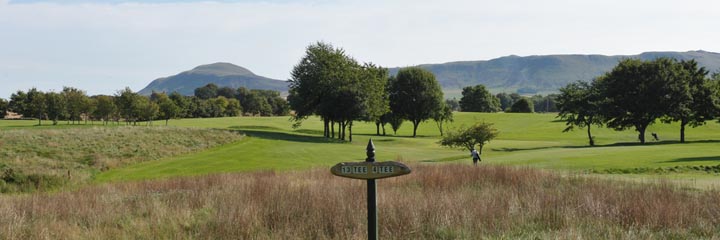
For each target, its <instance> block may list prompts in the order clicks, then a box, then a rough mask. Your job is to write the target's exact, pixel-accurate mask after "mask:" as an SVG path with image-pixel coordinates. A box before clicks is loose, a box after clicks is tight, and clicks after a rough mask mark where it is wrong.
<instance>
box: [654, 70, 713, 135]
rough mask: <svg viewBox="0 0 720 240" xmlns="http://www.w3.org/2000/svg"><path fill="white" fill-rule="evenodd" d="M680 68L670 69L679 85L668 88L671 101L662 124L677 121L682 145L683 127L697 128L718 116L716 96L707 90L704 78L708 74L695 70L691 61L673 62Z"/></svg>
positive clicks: (706, 82)
mask: <svg viewBox="0 0 720 240" xmlns="http://www.w3.org/2000/svg"><path fill="white" fill-rule="evenodd" d="M676 64H678V65H679V66H680V67H675V68H672V70H674V71H680V72H679V73H676V74H675V75H677V77H679V81H681V84H672V85H670V86H671V87H673V88H671V90H672V92H673V95H672V96H673V100H674V101H673V102H671V105H670V109H669V111H668V112H667V114H666V116H665V117H664V118H663V122H674V121H678V122H680V142H682V143H684V142H685V128H686V126H688V125H689V126H690V127H698V126H701V125H704V124H705V121H707V120H712V119H715V118H716V117H717V116H718V108H720V104H719V103H718V100H717V97H716V94H715V92H714V90H713V89H712V87H711V85H712V84H711V82H710V81H711V80H710V79H708V78H707V75H708V73H709V72H708V71H707V70H706V69H705V68H704V67H699V66H698V64H697V62H696V61H695V60H690V61H680V62H677V63H676Z"/></svg>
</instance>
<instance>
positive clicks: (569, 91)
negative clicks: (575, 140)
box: [557, 81, 603, 146]
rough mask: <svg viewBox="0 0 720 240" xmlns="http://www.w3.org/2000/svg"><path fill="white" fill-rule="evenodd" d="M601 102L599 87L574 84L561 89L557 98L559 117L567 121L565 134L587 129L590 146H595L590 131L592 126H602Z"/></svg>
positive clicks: (587, 84) (581, 83)
mask: <svg viewBox="0 0 720 240" xmlns="http://www.w3.org/2000/svg"><path fill="white" fill-rule="evenodd" d="M601 101H602V98H601V96H600V92H599V91H598V89H597V87H596V86H594V85H593V84H590V83H587V82H582V81H578V82H574V83H570V84H568V85H567V86H565V87H563V88H560V95H559V96H558V97H557V106H558V110H559V111H560V112H559V113H558V117H559V118H560V119H562V120H564V121H565V125H567V128H565V130H563V132H568V131H571V130H573V128H574V127H580V128H587V135H588V141H589V144H590V146H594V145H595V141H594V140H593V136H592V134H591V131H590V127H591V126H592V125H598V126H601V125H602V123H603V121H602V118H601V116H602V115H601V114H602V112H601V110H600V107H601Z"/></svg>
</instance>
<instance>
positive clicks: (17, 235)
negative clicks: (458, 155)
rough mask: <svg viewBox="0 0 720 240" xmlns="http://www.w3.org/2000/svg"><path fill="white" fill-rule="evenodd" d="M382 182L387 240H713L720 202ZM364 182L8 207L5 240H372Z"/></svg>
mask: <svg viewBox="0 0 720 240" xmlns="http://www.w3.org/2000/svg"><path fill="white" fill-rule="evenodd" d="M411 167H412V168H413V173H412V174H410V175H406V176H401V177H397V178H389V179H384V180H379V181H378V209H379V224H380V229H379V232H380V237H381V238H383V239H481V238H487V239H663V238H672V239H714V238H717V237H718V233H720V227H718V226H720V192H718V191H715V190H709V191H690V190H685V189H682V188H679V187H678V186H676V185H673V184H668V183H667V182H655V183H652V184H637V183H630V182H617V181H609V180H603V179H597V178H587V177H584V176H581V175H573V174H571V175H568V176H561V175H558V174H556V173H553V172H548V171H542V170H537V169H533V168H527V167H520V168H517V167H507V166H480V167H469V166H467V165H464V164H442V165H430V164H411ZM365 214H366V213H365V182H364V181H361V180H353V179H346V178H340V177H335V176H332V175H330V173H329V172H328V171H327V169H324V168H321V169H317V170H310V171H288V172H283V173H277V172H272V171H259V172H254V173H234V174H222V175H212V176H203V177H187V178H173V179H166V180H155V181H140V182H128V183H113V184H102V185H96V186H91V187H87V188H84V189H81V190H79V191H74V192H60V193H55V194H42V193H37V194H32V195H24V196H0V223H3V224H0V239H46V238H50V239H53V238H60V239H133V238H148V237H152V238H157V239H364V238H365V237H366V236H365V233H366V215H365Z"/></svg>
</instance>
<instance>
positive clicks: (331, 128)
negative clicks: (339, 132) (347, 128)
mask: <svg viewBox="0 0 720 240" xmlns="http://www.w3.org/2000/svg"><path fill="white" fill-rule="evenodd" d="M330 132H331V133H332V136H331V138H335V122H333V121H330Z"/></svg>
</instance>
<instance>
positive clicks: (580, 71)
mask: <svg viewBox="0 0 720 240" xmlns="http://www.w3.org/2000/svg"><path fill="white" fill-rule="evenodd" d="M657 57H670V58H676V59H678V60H690V59H695V60H696V61H698V63H699V64H700V66H703V67H706V68H707V69H708V70H709V71H711V72H714V71H718V70H720V53H715V52H708V51H703V50H696V51H687V52H672V51H652V52H644V53H640V54H636V55H601V54H555V55H530V56H517V55H509V56H504V57H499V58H494V59H490V60H477V61H453V62H446V63H437V64H420V65H417V66H418V67H421V68H424V69H427V70H429V71H431V72H433V73H434V74H435V76H436V78H437V79H438V81H439V82H440V85H442V87H443V89H444V90H446V91H447V90H457V89H462V88H463V87H465V86H474V85H477V84H483V85H485V86H486V87H488V88H490V89H492V90H494V91H495V92H516V91H518V90H520V91H519V92H521V93H536V92H556V91H557V90H558V89H559V88H560V87H563V86H565V85H567V84H568V83H570V82H574V81H577V80H582V81H589V80H592V79H593V78H595V77H598V76H600V75H602V74H604V73H605V72H608V71H610V70H611V69H612V68H613V67H615V65H617V63H618V62H619V61H620V60H621V59H623V58H639V59H643V60H651V59H655V58H657ZM398 69H399V68H390V73H391V74H395V73H396V72H397V70H398Z"/></svg>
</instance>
